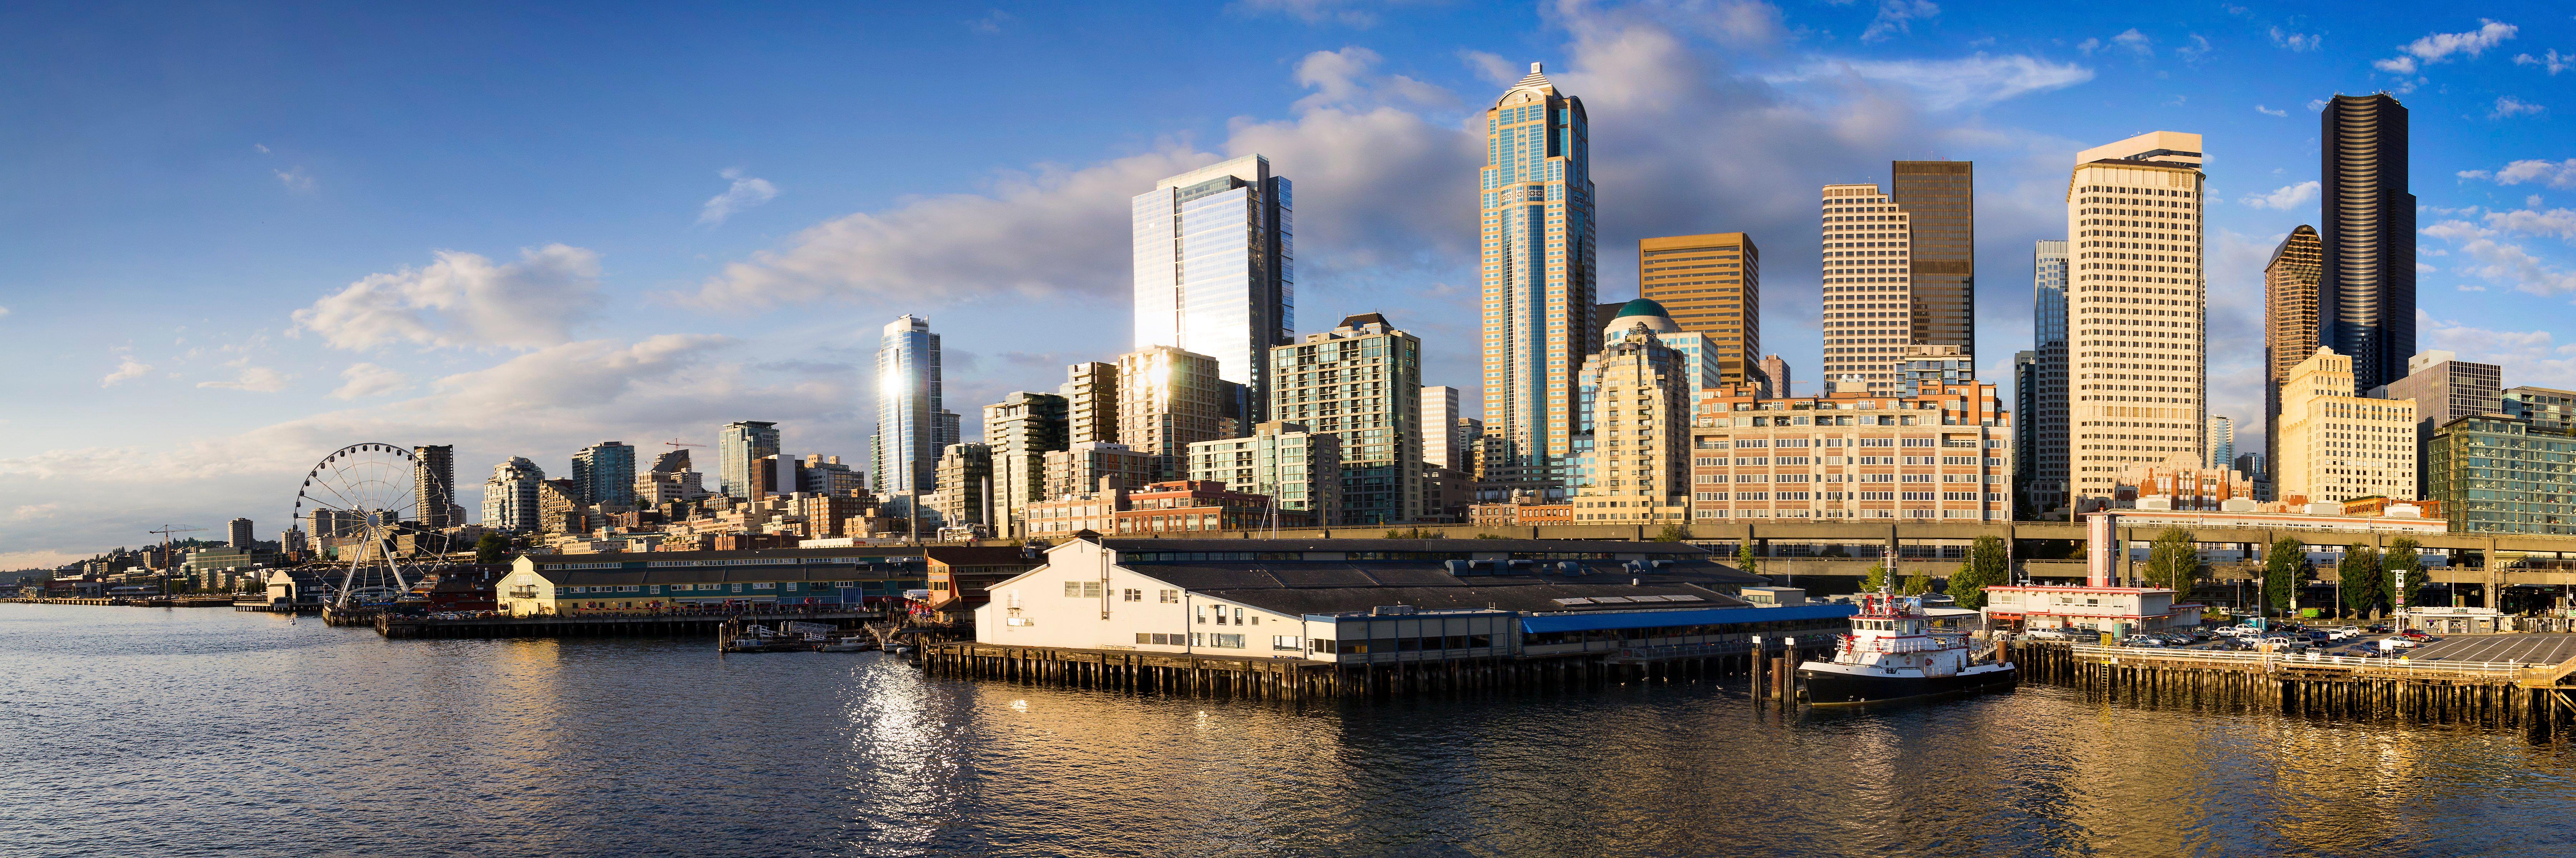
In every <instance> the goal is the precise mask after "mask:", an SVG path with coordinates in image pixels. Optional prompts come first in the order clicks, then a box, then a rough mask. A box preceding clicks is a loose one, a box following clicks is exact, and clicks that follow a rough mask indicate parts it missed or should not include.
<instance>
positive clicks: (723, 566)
mask: <svg viewBox="0 0 2576 858" xmlns="http://www.w3.org/2000/svg"><path fill="white" fill-rule="evenodd" d="M926 583H927V573H926V570H925V569H924V560H923V556H922V549H921V548H919V547H910V546H861V547H855V548H778V549H767V550H756V551H647V552H633V553H610V554H527V555H521V556H520V557H519V559H518V560H517V562H515V563H513V564H512V567H511V571H510V575H509V576H508V577H506V578H503V579H502V580H501V583H500V585H499V590H500V592H499V594H498V597H499V601H500V605H501V610H503V611H507V612H509V613H510V614H511V615H513V616H522V617H524V616H535V615H538V614H554V615H566V614H578V613H593V612H615V611H651V610H666V609H673V608H690V607H700V606H721V605H852V606H856V605H866V604H877V603H892V602H896V601H900V600H901V599H902V598H903V596H904V591H906V590H915V589H923V588H924V587H925V585H926Z"/></svg>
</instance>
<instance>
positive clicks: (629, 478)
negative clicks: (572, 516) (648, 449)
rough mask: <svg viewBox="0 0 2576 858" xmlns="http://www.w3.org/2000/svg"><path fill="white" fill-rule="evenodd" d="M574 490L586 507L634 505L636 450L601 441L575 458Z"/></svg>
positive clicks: (573, 457) (584, 449) (613, 442)
mask: <svg viewBox="0 0 2576 858" xmlns="http://www.w3.org/2000/svg"><path fill="white" fill-rule="evenodd" d="M572 482H573V487H574V488H575V489H577V490H579V491H580V492H581V499H582V501H583V502H585V503H601V504H616V505H619V506H634V505H635V448H633V447H629V446H627V445H626V442H624V441H601V442H599V443H597V444H592V445H590V446H588V447H583V448H581V452H578V453H574V454H572Z"/></svg>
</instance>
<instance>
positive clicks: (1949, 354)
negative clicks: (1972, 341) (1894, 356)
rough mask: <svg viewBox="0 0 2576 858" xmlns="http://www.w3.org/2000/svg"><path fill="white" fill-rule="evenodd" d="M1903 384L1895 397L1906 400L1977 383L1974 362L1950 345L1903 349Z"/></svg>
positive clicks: (1957, 348)
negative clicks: (1954, 386) (1902, 397)
mask: <svg viewBox="0 0 2576 858" xmlns="http://www.w3.org/2000/svg"><path fill="white" fill-rule="evenodd" d="M1904 375H1905V377H1904V379H1903V380H1904V382H1905V385H1904V386H1903V387H1900V388H1898V389H1897V391H1898V395H1900V396H1905V397H1908V398H1911V397H1916V396H1924V395H1927V394H1929V393H1934V392H1939V391H1941V390H1943V389H1945V388H1948V387H1951V386H1953V385H1960V384H1973V383H1975V382H1976V380H1977V363H1976V361H1975V360H1974V359H1973V358H1970V357H1969V356H1968V353H1967V350H1966V349H1962V348H1959V347H1958V346H1953V345H1930V344H1916V345H1910V346H1906V347H1905V364H1904Z"/></svg>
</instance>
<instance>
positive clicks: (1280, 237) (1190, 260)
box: [1131, 155, 1297, 426]
mask: <svg viewBox="0 0 2576 858" xmlns="http://www.w3.org/2000/svg"><path fill="white" fill-rule="evenodd" d="M1290 202H1291V200H1290V194H1289V187H1288V180H1287V179H1286V178H1283V177H1279V176H1273V175H1271V174H1270V162H1269V160H1267V159H1265V158H1262V157H1261V156H1259V155H1246V156H1243V157H1241V158H1236V159H1234V160H1231V161H1227V162H1225V163H1222V164H1216V165H1213V166H1210V167H1206V168H1203V169H1198V170H1192V171H1190V172H1187V173H1182V174H1180V175H1178V176H1173V177H1171V178H1168V179H1164V180H1162V181H1160V182H1157V183H1155V185H1154V190H1152V191H1150V192H1147V193H1143V194H1138V195H1136V197H1135V199H1134V200H1132V201H1131V207H1132V210H1133V213H1134V219H1135V231H1136V232H1135V251H1136V296H1135V300H1136V348H1137V349H1139V350H1142V349H1148V348H1152V347H1154V346H1171V347H1173V348H1177V349H1181V350H1183V351H1189V352H1196V353H1198V354H1203V355H1207V356H1209V357H1213V358H1216V362H1217V377H1218V378H1221V379H1224V380H1226V381H1229V382H1233V383H1234V384H1236V385H1238V386H1240V390H1239V392H1237V396H1239V397H1240V398H1239V399H1238V400H1237V401H1236V402H1234V403H1232V404H1231V405H1232V409H1230V410H1231V411H1232V413H1230V414H1228V415H1227V416H1229V417H1236V418H1239V419H1241V420H1242V421H1243V422H1242V424H1240V425H1246V426H1248V425H1251V424H1253V423H1258V422H1260V421H1262V420H1266V419H1268V418H1267V417H1266V416H1264V411H1265V410H1266V409H1267V408H1268V401H1269V396H1270V369H1269V366H1268V361H1266V360H1265V359H1264V358H1265V356H1267V355H1268V354H1269V351H1270V347H1271V346H1275V345H1281V344H1284V343H1287V342H1288V341H1289V339H1290V338H1291V337H1292V336H1294V335H1295V332H1296V327H1297V319H1296V288H1295V277H1294V271H1293V267H1294V266H1293V259H1292V257H1293V253H1292V250H1293V248H1292V242H1291V239H1290V233H1291V229H1290V227H1291V225H1292V218H1291V208H1290Z"/></svg>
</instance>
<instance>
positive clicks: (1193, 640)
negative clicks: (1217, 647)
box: [1190, 632, 1207, 646]
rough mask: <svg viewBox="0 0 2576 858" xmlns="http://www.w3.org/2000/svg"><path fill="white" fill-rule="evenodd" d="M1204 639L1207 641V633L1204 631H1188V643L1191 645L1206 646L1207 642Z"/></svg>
mask: <svg viewBox="0 0 2576 858" xmlns="http://www.w3.org/2000/svg"><path fill="white" fill-rule="evenodd" d="M1206 641H1207V635H1206V634H1205V633H1202V632H1191V633H1190V645H1191V646H1207V642H1206Z"/></svg>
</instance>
